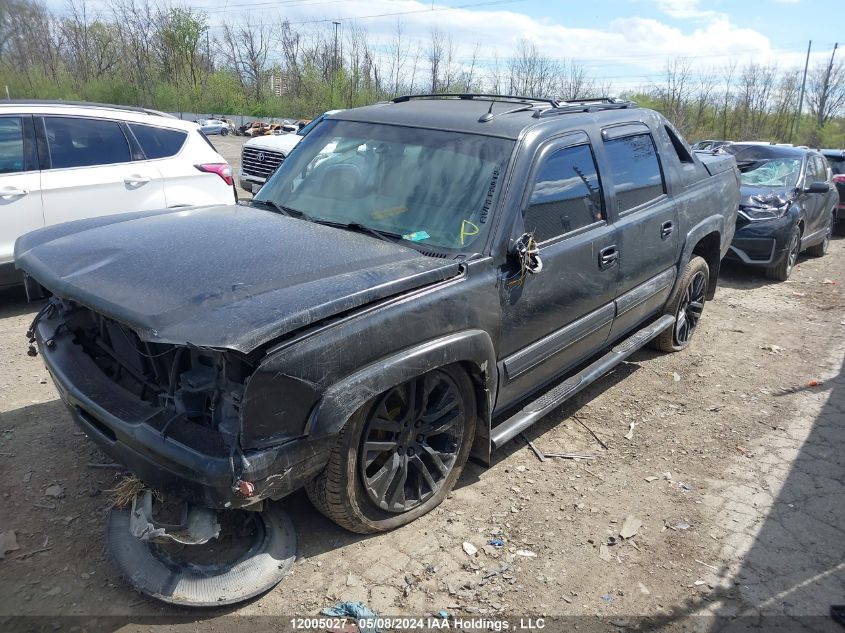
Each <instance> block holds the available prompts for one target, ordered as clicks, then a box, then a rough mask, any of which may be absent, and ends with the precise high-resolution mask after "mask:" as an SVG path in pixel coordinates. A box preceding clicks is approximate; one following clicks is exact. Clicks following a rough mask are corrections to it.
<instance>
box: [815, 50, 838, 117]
mask: <svg viewBox="0 0 845 633" xmlns="http://www.w3.org/2000/svg"><path fill="white" fill-rule="evenodd" d="M837 48H839V42H836V43H834V45H833V51H832V52H831V53H830V63H829V64H828V65H827V71H826V72H825V74H824V87H823V88H822V94H821V99H819V112H818V115H817V116H816V122H817V123H818V125H819V127H821V126H822V124H823V123H824V109H825V106H827V91H828V89H829V88H830V73H831V72H833V57H834V55H836V49H837Z"/></svg>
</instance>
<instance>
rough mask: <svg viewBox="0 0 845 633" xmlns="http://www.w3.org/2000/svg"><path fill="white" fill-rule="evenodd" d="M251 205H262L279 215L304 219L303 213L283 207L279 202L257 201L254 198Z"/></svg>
mask: <svg viewBox="0 0 845 633" xmlns="http://www.w3.org/2000/svg"><path fill="white" fill-rule="evenodd" d="M249 203H250V204H262V205H264V206H266V207H270V208H271V209H273V210H274V211H276V212H277V213H281V214H283V215H289V216H291V217H294V218H301V217H303V215H304V214H303V213H302V211H297V210H296V209H291V208H290V207H286V206H283V205H281V204H279V203H278V202H273V201H272V200H256V199H255V198H253V199H252V200H250V201H249Z"/></svg>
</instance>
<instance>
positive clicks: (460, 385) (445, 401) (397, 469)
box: [305, 365, 476, 534]
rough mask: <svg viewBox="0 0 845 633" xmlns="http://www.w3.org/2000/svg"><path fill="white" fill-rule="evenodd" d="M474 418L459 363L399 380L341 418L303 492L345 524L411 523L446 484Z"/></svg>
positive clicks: (466, 447)
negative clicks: (318, 470)
mask: <svg viewBox="0 0 845 633" xmlns="http://www.w3.org/2000/svg"><path fill="white" fill-rule="evenodd" d="M475 424H476V406H475V392H474V389H473V384H472V381H471V380H470V378H469V376H468V375H467V374H466V372H465V371H464V370H463V369H461V368H460V367H459V366H456V365H450V366H448V367H442V368H439V369H435V370H433V371H431V372H429V373H427V374H425V375H423V376H419V377H417V378H414V379H412V380H410V381H408V382H406V383H403V384H401V385H398V386H397V387H394V388H392V389H389V390H388V391H386V392H384V393H382V394H380V395H379V396H377V397H375V398H373V399H372V400H370V401H369V402H368V403H367V404H365V405H364V406H363V407H361V408H360V409H359V410H358V411H357V412H356V413H355V414H354V415H352V417H351V418H349V420H347V422H346V424H345V425H344V427H343V429H342V430H341V432H340V434H339V436H338V440H337V444H336V445H335V447H334V449H333V450H332V452H331V456H330V457H329V462H328V464H327V465H326V468H325V469H324V470H323V471H322V472H321V473H320V474H319V475H318V476H317V477H316V478H315V479H314V480H312V481H311V482H309V483H308V484H307V485H306V487H305V490H306V492H307V494H308V498H309V499H311V502H312V503H313V504H314V506H315V507H316V508H317V509H318V510H319V511H320V512H322V513H323V514H324V515H326V516H327V517H328V518H330V519H331V520H332V521H334V522H335V523H337V524H338V525H340V526H341V527H344V528H346V529H347V530H351V531H352V532H358V533H361V534H368V533H373V532H385V531H387V530H392V529H394V528H397V527H399V526H401V525H405V524H406V523H410V522H411V521H413V520H414V519H416V518H418V517H420V516H422V515H423V514H425V513H427V512H429V511H430V510H432V509H434V508H435V507H437V506H438V505H439V504H440V502H441V501H443V499H445V498H446V495H447V494H449V491H450V490H452V487H453V486H454V485H455V482H456V481H457V480H458V477H459V476H460V474H461V471H462V470H463V467H464V465H465V464H466V461H467V458H468V457H469V453H470V449H471V448H472V441H473V438H474V437H475Z"/></svg>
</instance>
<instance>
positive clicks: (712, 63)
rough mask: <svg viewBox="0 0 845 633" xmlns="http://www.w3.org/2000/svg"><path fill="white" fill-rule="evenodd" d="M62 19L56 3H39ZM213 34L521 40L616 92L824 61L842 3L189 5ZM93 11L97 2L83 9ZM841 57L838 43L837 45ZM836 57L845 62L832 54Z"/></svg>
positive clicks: (491, 49) (672, 0) (379, 41)
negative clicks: (231, 26) (672, 61)
mask: <svg viewBox="0 0 845 633" xmlns="http://www.w3.org/2000/svg"><path fill="white" fill-rule="evenodd" d="M47 3H48V5H49V6H50V7H51V8H54V9H56V10H57V11H59V12H61V11H64V10H66V4H65V2H64V1H63V0H47ZM183 4H187V5H188V6H192V7H195V8H200V9H204V10H206V11H207V12H208V15H209V19H210V21H211V23H212V25H214V29H213V30H212V33H214V32H215V31H217V32H219V30H218V29H219V28H220V24H221V23H222V22H223V21H224V20H225V21H227V22H232V21H238V20H247V19H253V20H255V19H257V18H259V17H260V19H262V20H264V21H270V20H279V21H281V20H282V19H288V20H290V21H291V22H293V23H294V24H296V25H297V26H296V28H300V29H304V30H306V31H308V30H314V31H321V32H323V33H326V32H330V30H331V29H332V28H333V27H332V25H331V20H333V19H338V20H340V21H341V27H340V28H341V33H343V32H344V30H348V28H349V25H350V24H351V23H352V22H355V23H357V24H358V25H359V26H363V27H365V28H366V29H367V31H368V32H369V35H370V39H371V41H372V42H373V43H374V44H375V46H376V48H377V49H381V50H385V49H386V45H387V42H388V41H389V40H390V38H391V37H392V33H393V30H394V29H395V27H396V22H397V20H399V21H401V23H402V28H403V29H404V32H405V38H406V41H411V40H414V42H413V45H412V46H411V50H412V51H413V50H417V49H419V50H422V49H424V48H425V46H426V38H427V37H428V35H429V33H430V31H431V29H432V27H435V26H436V27H438V28H440V29H441V30H443V31H445V32H448V33H450V34H451V36H452V38H453V42H454V45H455V49H456V57H457V61H458V63H459V64H465V63H467V62H468V60H469V59H470V58H471V55H472V51H473V50H474V49H475V47H476V44H477V45H478V46H479V51H480V52H479V53H478V56H479V64H480V65H481V67H482V68H485V67H489V66H491V65H492V64H493V63H494V60H495V59H496V58H497V57H498V59H499V60H500V63H501V60H503V59H504V58H506V57H507V56H508V55H509V54H510V52H511V51H512V50H513V49H514V47H515V45H516V44H517V42H518V41H519V40H520V39H527V40H529V41H532V42H534V43H535V44H536V45H537V47H538V48H539V49H540V51H541V52H542V53H543V54H544V55H546V56H549V57H552V58H555V59H559V60H564V59H565V60H576V61H577V62H579V63H580V64H582V65H583V66H585V67H586V69H587V70H588V72H589V73H590V74H591V75H593V76H595V77H598V78H602V79H606V80H609V81H611V82H612V83H613V84H614V85H615V86H618V87H620V88H629V87H634V86H638V85H648V84H649V83H652V82H655V81H658V80H659V78H660V71H661V69H662V67H663V66H664V64H665V63H666V60H667V59H668V58H672V57H681V56H683V57H688V58H689V60H690V63H691V64H692V65H693V67H694V68H695V71H696V72H699V73H701V72H707V71H708V70H718V69H720V68H723V67H724V66H725V65H727V64H728V63H730V62H736V63H738V64H740V65H741V64H742V63H744V62H746V61H749V60H753V61H756V62H759V63H767V64H768V63H772V64H776V65H778V66H779V67H780V68H782V69H786V68H793V67H799V66H803V62H804V54H805V52H806V47H807V41H808V40H809V39H812V40H813V57H812V60H811V63H816V62H818V61H820V60H822V59H826V58H827V57H828V56H829V55H830V50H831V48H832V46H833V43H834V41H835V40H836V39H837V38H841V39H843V40H845V29H843V28H842V24H843V22H842V15H843V10H842V2H841V0H840V1H839V2H836V1H835V0H745V1H742V0H734V1H729V0H711V1H705V0H629V1H627V2H622V1H613V0H586V1H585V0H578V1H575V0H558V1H556V2H541V1H540V0H434V1H433V2H432V0H428V1H421V0H227V1H226V2H219V1H213V0H194V1H193V2H185V3H183ZM88 6H89V8H90V9H91V10H94V11H96V10H97V9H98V7H101V6H102V2H100V1H98V0H88ZM842 44H843V47H845V41H843V42H842ZM838 54H845V50H840V52H839V53H838Z"/></svg>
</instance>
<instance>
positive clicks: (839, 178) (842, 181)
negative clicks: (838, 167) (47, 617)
mask: <svg viewBox="0 0 845 633" xmlns="http://www.w3.org/2000/svg"><path fill="white" fill-rule="evenodd" d="M833 182H835V183H836V184H837V185H845V174H836V175H835V176H834V177H833Z"/></svg>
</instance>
